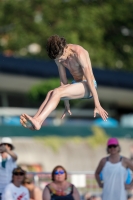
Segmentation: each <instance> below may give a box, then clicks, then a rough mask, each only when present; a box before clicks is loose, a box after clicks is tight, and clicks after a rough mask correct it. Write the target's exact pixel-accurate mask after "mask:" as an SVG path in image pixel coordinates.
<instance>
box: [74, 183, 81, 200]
mask: <svg viewBox="0 0 133 200" xmlns="http://www.w3.org/2000/svg"><path fill="white" fill-rule="evenodd" d="M73 198H74V200H80V195H79V192H78V190H77V188H76V187H75V186H73Z"/></svg>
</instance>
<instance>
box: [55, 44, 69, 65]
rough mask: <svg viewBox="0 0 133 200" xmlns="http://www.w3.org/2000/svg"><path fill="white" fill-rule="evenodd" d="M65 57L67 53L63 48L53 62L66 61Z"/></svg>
mask: <svg viewBox="0 0 133 200" xmlns="http://www.w3.org/2000/svg"><path fill="white" fill-rule="evenodd" d="M67 57H68V53H67V48H66V47H65V48H64V51H63V53H59V55H58V56H57V57H56V59H55V60H56V61H58V62H63V61H65V60H66V59H67Z"/></svg>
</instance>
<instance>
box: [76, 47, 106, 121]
mask: <svg viewBox="0 0 133 200" xmlns="http://www.w3.org/2000/svg"><path fill="white" fill-rule="evenodd" d="M78 59H79V63H80V65H81V67H82V70H83V73H84V76H85V78H86V80H87V83H88V87H89V89H90V91H91V93H92V96H93V98H94V104H95V109H94V117H96V114H97V113H98V114H99V115H100V116H101V117H102V118H103V120H105V121H106V120H107V118H108V113H107V112H106V111H105V110H104V109H103V108H102V107H101V105H100V102H99V98H98V94H97V90H96V88H95V86H94V82H93V81H94V80H93V79H94V75H93V71H92V66H91V61H90V58H89V54H88V52H87V51H86V50H83V49H82V51H80V52H79V55H78Z"/></svg>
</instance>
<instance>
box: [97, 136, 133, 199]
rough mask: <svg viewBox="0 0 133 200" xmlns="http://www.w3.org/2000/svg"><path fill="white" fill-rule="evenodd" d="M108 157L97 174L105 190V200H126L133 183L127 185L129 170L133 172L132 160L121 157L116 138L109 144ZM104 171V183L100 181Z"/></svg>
mask: <svg viewBox="0 0 133 200" xmlns="http://www.w3.org/2000/svg"><path fill="white" fill-rule="evenodd" d="M107 153H108V154H109V156H108V157H105V158H102V159H101V161H100V163H99V165H98V167H97V169H96V172H95V177H96V180H97V182H98V184H99V186H100V187H101V188H103V194H102V199H103V200H126V199H127V194H126V189H131V187H132V186H133V183H132V182H131V183H130V184H129V185H127V184H125V182H126V177H127V168H129V169H131V170H132V171H133V164H132V162H131V161H130V159H128V158H125V157H123V156H120V154H119V153H120V145H119V142H118V140H117V139H116V138H110V139H109V140H108V142H107ZM101 171H102V178H103V183H102V182H101V180H100V176H99V175H100V172H101Z"/></svg>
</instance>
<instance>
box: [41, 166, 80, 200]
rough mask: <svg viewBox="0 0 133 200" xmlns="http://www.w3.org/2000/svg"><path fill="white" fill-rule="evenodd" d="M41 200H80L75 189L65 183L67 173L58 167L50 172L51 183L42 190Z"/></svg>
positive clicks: (68, 183)
mask: <svg viewBox="0 0 133 200" xmlns="http://www.w3.org/2000/svg"><path fill="white" fill-rule="evenodd" d="M43 200H80V195H79V192H78V190H77V188H76V187H75V186H74V185H73V184H71V183H70V182H68V181H67V172H66V170H65V168H64V167H62V166H60V165H58V166H56V167H55V168H54V169H53V171H52V182H51V183H49V184H48V185H47V186H46V187H45V188H44V190H43Z"/></svg>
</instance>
